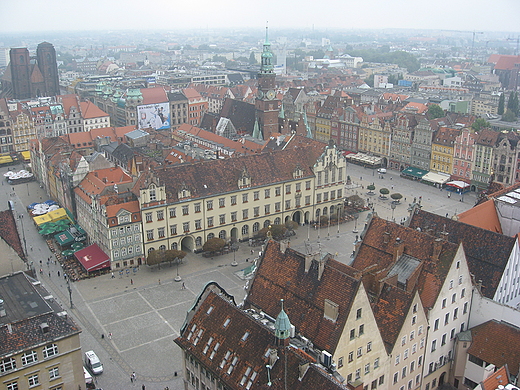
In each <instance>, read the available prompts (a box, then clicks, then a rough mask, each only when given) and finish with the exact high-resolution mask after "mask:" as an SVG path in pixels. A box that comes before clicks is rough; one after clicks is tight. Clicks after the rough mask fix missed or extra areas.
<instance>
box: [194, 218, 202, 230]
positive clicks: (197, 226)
mask: <svg viewBox="0 0 520 390" xmlns="http://www.w3.org/2000/svg"><path fill="white" fill-rule="evenodd" d="M195 229H196V230H199V229H202V219H196V220H195Z"/></svg>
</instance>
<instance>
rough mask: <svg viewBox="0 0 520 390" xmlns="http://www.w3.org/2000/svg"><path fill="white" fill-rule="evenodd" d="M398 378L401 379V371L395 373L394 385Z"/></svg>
mask: <svg viewBox="0 0 520 390" xmlns="http://www.w3.org/2000/svg"><path fill="white" fill-rule="evenodd" d="M398 380H399V373H398V372H396V373H395V374H394V385H395V384H396V383H397V381H398Z"/></svg>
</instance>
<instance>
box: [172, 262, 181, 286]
mask: <svg viewBox="0 0 520 390" xmlns="http://www.w3.org/2000/svg"><path fill="white" fill-rule="evenodd" d="M179 261H180V260H179V259H177V276H176V277H175V278H174V279H173V280H175V281H176V282H180V281H181V280H182V278H181V277H180V275H179Z"/></svg>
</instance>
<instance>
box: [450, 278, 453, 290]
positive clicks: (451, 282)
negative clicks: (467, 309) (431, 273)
mask: <svg viewBox="0 0 520 390" xmlns="http://www.w3.org/2000/svg"><path fill="white" fill-rule="evenodd" d="M452 288H453V280H450V290H451V289H452Z"/></svg>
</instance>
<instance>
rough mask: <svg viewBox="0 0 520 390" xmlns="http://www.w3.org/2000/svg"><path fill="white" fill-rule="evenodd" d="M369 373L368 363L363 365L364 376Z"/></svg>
mask: <svg viewBox="0 0 520 390" xmlns="http://www.w3.org/2000/svg"><path fill="white" fill-rule="evenodd" d="M369 373H370V363H368V364H365V375H367V374H369Z"/></svg>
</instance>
